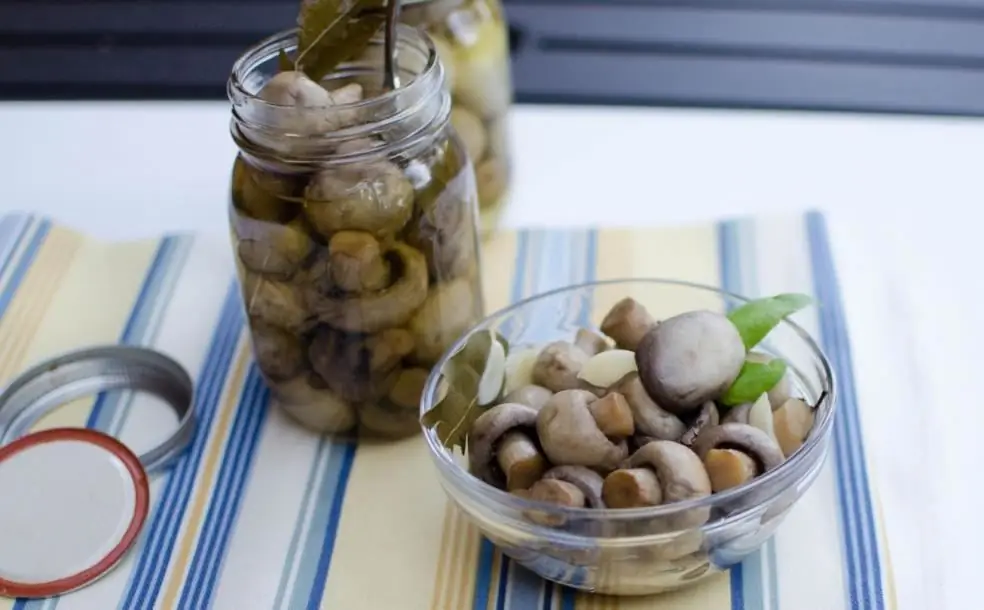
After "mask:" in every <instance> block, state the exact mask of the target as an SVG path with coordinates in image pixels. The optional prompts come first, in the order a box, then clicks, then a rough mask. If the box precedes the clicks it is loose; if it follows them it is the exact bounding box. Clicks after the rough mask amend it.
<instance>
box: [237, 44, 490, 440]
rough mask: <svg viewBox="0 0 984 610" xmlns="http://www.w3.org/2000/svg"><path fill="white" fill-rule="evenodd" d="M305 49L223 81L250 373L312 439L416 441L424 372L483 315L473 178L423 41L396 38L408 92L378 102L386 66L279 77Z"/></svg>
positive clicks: (363, 64)
mask: <svg viewBox="0 0 984 610" xmlns="http://www.w3.org/2000/svg"><path fill="white" fill-rule="evenodd" d="M295 44H296V37H295V36H294V33H293V32H291V33H284V34H281V35H278V36H274V37H272V38H270V39H268V40H266V41H264V42H262V43H260V44H259V45H257V46H256V47H254V48H252V49H250V50H249V51H247V52H246V53H245V54H244V55H243V56H242V57H241V58H240V59H239V60H238V61H237V63H236V65H235V66H234V68H233V73H232V75H231V77H230V80H229V83H228V93H229V96H230V99H231V101H232V103H233V120H232V128H231V131H232V135H233V139H234V140H235V141H236V144H237V145H238V147H239V149H240V153H239V155H238V156H237V158H236V160H235V164H234V167H233V175H232V193H231V198H230V206H229V217H230V226H231V233H232V243H233V248H234V252H235V255H236V265H237V270H238V273H239V279H240V284H241V286H242V296H243V302H244V305H245V309H246V313H247V316H248V321H249V327H250V336H251V339H252V346H253V351H254V354H255V357H256V362H257V365H258V367H259V370H260V372H261V373H262V375H263V377H264V379H265V381H266V382H267V384H268V385H269V387H270V388H271V392H272V395H273V398H274V399H275V402H276V404H278V405H279V406H281V407H283V408H284V409H285V410H286V411H287V412H288V413H289V414H290V415H291V416H292V417H294V418H295V419H296V420H298V421H299V422H301V423H302V424H303V425H305V426H307V427H308V428H311V429H313V430H316V431H318V432H325V433H345V432H349V431H352V430H354V429H356V428H357V427H358V428H359V429H361V430H362V431H363V432H367V433H370V434H372V435H376V436H382V437H389V438H398V437H404V436H409V435H412V434H415V433H417V432H419V431H420V425H419V423H418V417H419V414H418V405H419V397H420V393H421V391H422V388H423V384H424V381H425V380H426V378H427V375H428V373H429V370H430V367H431V366H432V365H433V364H434V363H435V362H436V361H437V360H438V359H439V358H440V356H441V354H442V353H443V352H444V350H445V349H446V348H447V347H448V346H449V345H450V344H451V343H452V342H453V341H454V340H455V339H456V338H457V336H458V335H459V334H460V333H461V332H462V331H464V330H465V329H466V328H468V327H469V326H470V325H472V324H473V323H475V322H476V321H477V320H479V319H480V318H481V316H482V314H483V305H482V294H481V279H480V273H479V267H480V261H479V252H478V229H477V227H478V219H477V209H478V206H477V190H476V185H475V173H474V168H473V166H472V163H471V161H470V159H469V157H468V154H467V150H466V146H465V145H464V143H463V142H462V140H461V139H460V138H459V137H458V136H457V134H456V133H455V130H454V129H453V128H452V127H451V123H450V117H451V100H450V96H449V93H448V90H447V88H446V87H445V85H444V69H443V66H442V63H441V61H440V59H439V57H438V54H437V50H436V49H435V47H434V46H433V44H432V43H431V42H430V40H429V39H427V37H425V36H422V35H421V34H420V33H419V32H418V31H417V30H415V29H413V28H411V27H408V26H400V28H399V40H398V44H397V49H398V52H399V58H400V60H399V66H400V72H401V75H400V76H401V81H402V86H401V87H399V88H398V89H396V90H394V91H387V92H381V91H376V92H375V94H372V93H370V92H369V91H368V89H369V86H368V85H369V83H376V82H379V83H381V82H382V79H383V76H382V63H381V62H379V61H376V60H375V59H369V58H370V57H372V56H374V55H375V56H376V57H379V55H380V53H378V52H377V53H367V54H366V56H365V57H366V58H365V59H363V60H360V61H357V62H352V63H349V64H346V65H344V66H343V67H342V68H341V69H339V70H337V71H336V72H335V73H333V74H331V75H330V76H329V77H327V78H326V79H324V80H323V81H321V82H320V83H317V82H314V81H312V80H310V79H307V78H306V77H305V76H303V75H302V74H300V73H298V72H292V71H286V72H281V71H279V70H278V66H277V55H278V53H279V52H280V51H282V50H283V51H291V50H292V49H293V47H294V45H295ZM382 47H383V39H382V37H381V36H379V37H377V38H376V39H374V40H373V41H372V42H371V46H370V50H376V51H381V49H382ZM360 83H365V84H366V87H363V86H362V85H361V84H360Z"/></svg>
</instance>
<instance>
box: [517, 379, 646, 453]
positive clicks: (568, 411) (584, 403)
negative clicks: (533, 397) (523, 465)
mask: <svg viewBox="0 0 984 610" xmlns="http://www.w3.org/2000/svg"><path fill="white" fill-rule="evenodd" d="M595 400H598V398H597V397H596V396H595V395H594V394H592V393H591V392H586V391H584V390H564V391H563V392H558V393H556V394H554V395H553V396H551V397H550V400H548V401H547V403H546V404H545V405H543V407H542V408H541V409H540V412H539V415H538V417H537V420H536V431H537V434H538V436H539V438H540V445H541V446H542V447H543V451H544V453H546V454H547V457H548V458H549V459H550V461H551V462H552V463H554V464H556V465H558V466H587V467H589V468H601V469H613V468H615V467H617V466H618V464H619V462H621V461H622V460H624V459H625V457H626V455H627V454H628V448H627V445H626V444H625V443H624V442H623V443H618V444H616V443H613V442H612V441H611V440H609V438H608V437H607V436H605V434H604V433H603V432H602V431H601V430H599V429H598V424H597V423H595V420H594V417H593V416H592V415H591V411H590V410H588V404H590V403H591V402H593V401H595ZM527 408H529V407H527Z"/></svg>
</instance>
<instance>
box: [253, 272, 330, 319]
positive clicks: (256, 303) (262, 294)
mask: <svg viewBox="0 0 984 610" xmlns="http://www.w3.org/2000/svg"><path fill="white" fill-rule="evenodd" d="M241 280H242V291H243V304H244V305H245V308H246V313H247V315H249V317H250V318H253V319H259V320H262V321H264V322H266V323H268V324H271V325H273V326H277V327H279V328H282V329H284V330H286V331H288V332H295V333H299V332H303V331H304V330H305V329H307V328H309V327H310V326H311V324H312V320H311V315H310V314H309V313H308V309H307V308H306V307H305V306H304V301H303V298H302V295H301V292H300V290H299V289H298V287H297V286H295V285H293V284H288V283H286V282H277V281H274V280H271V279H267V278H264V277H263V276H261V275H259V274H256V273H250V272H248V271H245V272H243V273H241Z"/></svg>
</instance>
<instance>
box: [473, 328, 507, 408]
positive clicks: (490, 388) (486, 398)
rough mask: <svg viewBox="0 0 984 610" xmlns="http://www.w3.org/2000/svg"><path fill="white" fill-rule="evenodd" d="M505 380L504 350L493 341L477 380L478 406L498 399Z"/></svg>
mask: <svg viewBox="0 0 984 610" xmlns="http://www.w3.org/2000/svg"><path fill="white" fill-rule="evenodd" d="M505 378H506V348H505V347H503V345H502V343H500V342H499V341H496V340H493V341H492V345H491V346H490V347H489V357H488V360H486V361H485V370H484V371H482V377H481V379H479V380H478V404H479V405H481V406H484V405H487V404H489V403H491V402H492V401H494V400H495V399H496V398H498V397H499V393H500V392H501V391H502V384H503V382H504V381H505Z"/></svg>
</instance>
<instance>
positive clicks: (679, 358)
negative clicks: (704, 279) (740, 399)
mask: <svg viewBox="0 0 984 610" xmlns="http://www.w3.org/2000/svg"><path fill="white" fill-rule="evenodd" d="M744 362H745V344H744V342H743V341H742V338H741V335H740V334H739V333H738V329H737V328H735V325H734V324H732V323H731V320H729V319H728V318H727V316H725V315H723V314H720V313H716V312H713V311H703V310H701V311H690V312H687V313H683V314H679V315H676V316H673V317H672V318H670V319H668V320H664V321H662V322H660V323H659V324H657V325H656V326H654V327H653V328H652V329H651V330H650V331H649V332H647V333H646V335H645V336H644V337H643V338H642V340H641V341H640V342H639V346H638V349H637V350H636V363H637V364H638V368H639V378H640V379H641V380H642V385H643V387H645V388H646V392H647V393H648V394H649V395H650V396H652V398H653V399H654V400H655V401H656V402H658V403H659V404H660V406H661V407H663V408H664V409H666V410H667V411H670V412H671V413H674V414H676V415H680V416H686V415H691V414H694V413H695V412H696V411H697V410H699V409H700V407H701V405H703V404H704V403H705V402H707V401H709V400H717V399H718V398H720V397H721V395H722V394H723V393H724V392H725V391H726V390H727V389H728V387H729V386H730V385H731V384H732V382H734V380H735V378H737V377H738V373H739V372H740V371H741V367H742V365H743V364H744Z"/></svg>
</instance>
